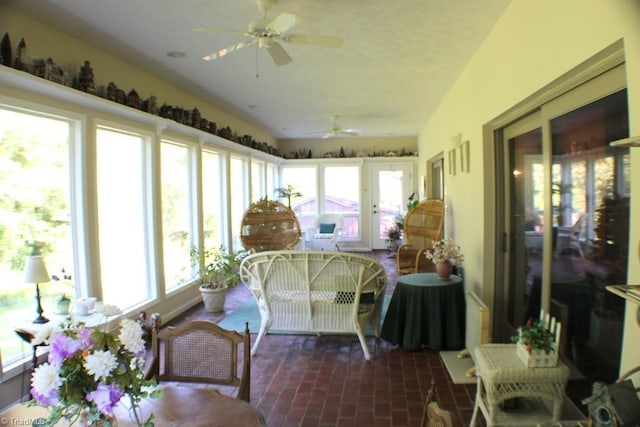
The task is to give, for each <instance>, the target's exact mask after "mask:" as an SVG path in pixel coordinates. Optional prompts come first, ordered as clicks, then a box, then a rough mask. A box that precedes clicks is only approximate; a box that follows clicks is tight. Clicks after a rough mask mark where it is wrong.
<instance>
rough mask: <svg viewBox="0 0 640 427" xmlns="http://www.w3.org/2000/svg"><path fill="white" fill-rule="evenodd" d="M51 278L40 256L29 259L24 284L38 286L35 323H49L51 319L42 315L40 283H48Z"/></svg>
mask: <svg viewBox="0 0 640 427" xmlns="http://www.w3.org/2000/svg"><path fill="white" fill-rule="evenodd" d="M50 280H51V278H50V277H49V272H48V271H47V267H46V266H45V265H44V259H43V258H42V256H40V255H33V256H29V257H27V264H26V266H25V268H24V282H25V283H35V284H36V304H37V305H36V311H37V312H38V317H36V318H35V320H34V321H33V323H47V322H48V321H49V319H47V318H46V317H44V316H43V315H42V313H43V312H44V311H43V310H42V304H41V301H40V285H39V284H40V283H44V282H48V281H50Z"/></svg>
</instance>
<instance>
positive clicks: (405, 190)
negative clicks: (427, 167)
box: [369, 163, 418, 250]
mask: <svg viewBox="0 0 640 427" xmlns="http://www.w3.org/2000/svg"><path fill="white" fill-rule="evenodd" d="M369 176H370V179H371V185H370V188H371V200H370V206H371V208H370V209H371V210H370V212H371V246H372V248H373V249H374V250H375V249H385V248H386V247H387V246H386V239H387V231H388V230H389V229H390V228H391V227H395V226H396V221H398V220H400V219H401V218H402V217H403V216H404V214H405V213H406V209H407V203H408V197H409V196H410V195H411V193H412V192H413V191H414V190H413V189H412V183H413V178H412V166H411V164H409V163H407V164H373V165H371V167H370V175H369ZM416 197H418V196H417V193H416Z"/></svg>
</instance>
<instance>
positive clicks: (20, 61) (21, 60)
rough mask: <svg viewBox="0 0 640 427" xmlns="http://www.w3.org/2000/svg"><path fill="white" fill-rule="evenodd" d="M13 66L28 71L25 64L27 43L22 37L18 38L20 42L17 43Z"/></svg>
mask: <svg viewBox="0 0 640 427" xmlns="http://www.w3.org/2000/svg"><path fill="white" fill-rule="evenodd" d="M13 68H15V69H16V70H20V71H28V69H29V67H28V65H27V43H25V41H24V39H20V43H18V48H17V49H16V59H15V60H14V61H13Z"/></svg>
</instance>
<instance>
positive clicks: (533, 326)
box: [511, 319, 558, 367]
mask: <svg viewBox="0 0 640 427" xmlns="http://www.w3.org/2000/svg"><path fill="white" fill-rule="evenodd" d="M511 341H513V342H515V343H516V352H517V354H518V357H519V358H520V359H521V360H522V362H523V363H524V364H525V366H527V367H551V366H556V364H557V362H558V352H557V345H558V341H557V337H556V336H555V335H554V334H553V332H551V331H550V330H549V328H548V327H547V324H546V323H545V322H543V321H542V320H533V319H529V320H528V321H527V324H526V325H524V326H522V327H520V328H518V335H514V336H512V337H511Z"/></svg>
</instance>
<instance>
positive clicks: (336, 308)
mask: <svg viewBox="0 0 640 427" xmlns="http://www.w3.org/2000/svg"><path fill="white" fill-rule="evenodd" d="M240 277H241V279H242V281H243V282H244V283H245V284H246V285H247V286H249V288H250V289H251V291H252V292H253V295H254V297H255V298H256V300H257V304H258V308H259V310H260V315H261V317H262V322H261V325H260V332H259V333H258V337H257V338H256V341H255V343H254V345H253V347H252V349H251V354H252V355H253V354H255V353H256V350H257V348H258V345H259V344H260V341H261V340H262V337H263V336H264V335H265V334H266V333H268V332H269V331H270V330H284V331H292V332H309V333H314V334H321V333H325V334H332V333H333V334H341V333H354V334H356V335H357V336H358V339H359V340H360V345H361V346H362V351H363V352H364V356H365V358H366V359H367V360H370V359H371V354H370V352H369V348H368V347H367V344H366V341H365V338H364V328H365V327H366V326H367V325H368V324H372V325H373V326H374V330H375V335H376V337H379V336H380V316H381V313H382V305H383V301H384V293H385V289H386V287H387V275H386V272H385V270H384V267H382V265H381V264H380V263H379V262H378V261H377V260H375V259H373V258H368V257H365V256H361V255H354V254H348V253H344V252H329V251H288V250H284V251H266V252H258V253H255V254H251V255H249V256H248V257H246V258H245V259H244V260H243V261H242V265H241V266H240Z"/></svg>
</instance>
